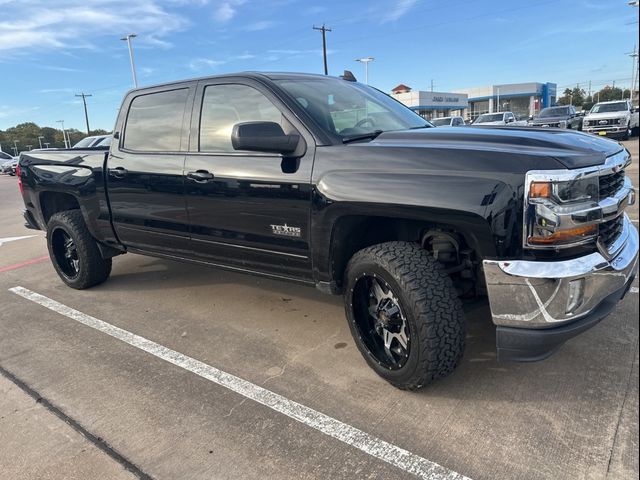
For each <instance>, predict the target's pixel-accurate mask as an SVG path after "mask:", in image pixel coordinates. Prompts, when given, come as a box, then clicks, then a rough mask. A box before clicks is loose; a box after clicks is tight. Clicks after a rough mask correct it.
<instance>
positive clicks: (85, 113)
mask: <svg viewBox="0 0 640 480" xmlns="http://www.w3.org/2000/svg"><path fill="white" fill-rule="evenodd" d="M92 96H93V95H91V94H90V93H88V94H87V93H84V92H83V93H81V94H80V95H76V97H82V103H83V104H84V121H85V122H87V135H91V133H90V132H89V114H88V113H87V97H92Z"/></svg>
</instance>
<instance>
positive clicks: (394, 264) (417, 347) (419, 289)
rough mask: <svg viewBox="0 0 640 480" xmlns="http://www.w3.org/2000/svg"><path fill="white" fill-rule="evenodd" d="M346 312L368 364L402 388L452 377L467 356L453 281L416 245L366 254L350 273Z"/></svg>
mask: <svg viewBox="0 0 640 480" xmlns="http://www.w3.org/2000/svg"><path fill="white" fill-rule="evenodd" d="M345 285H346V290H345V309H346V314H347V319H348V321H349V327H350V329H351V333H352V335H353V338H354V340H355V342H356V345H357V347H358V349H359V350H360V352H361V353H362V355H363V356H364V358H365V360H366V361H367V363H368V364H369V366H371V368H373V370H375V371H376V373H378V375H380V376H381V377H382V378H384V379H385V380H387V381H388V382H390V383H391V384H393V385H394V386H396V387H398V388H401V389H408V390H417V389H419V388H421V387H423V386H425V385H427V384H429V383H431V382H432V381H433V380H435V379H438V378H442V377H445V376H447V375H449V374H450V373H451V372H453V370H455V368H456V367H457V366H458V364H459V362H460V359H461V358H462V354H463V351H464V337H465V325H464V317H463V313H462V305H461V303H460V300H459V299H458V297H457V294H456V291H455V288H454V287H453V284H452V282H451V279H450V278H449V277H448V276H447V275H446V274H445V273H444V272H443V271H442V268H441V267H440V264H439V263H438V262H437V261H436V260H435V259H434V258H433V257H432V256H431V255H429V253H428V252H427V251H426V250H424V249H422V248H421V247H420V246H419V245H417V244H413V243H408V242H388V243H383V244H380V245H375V246H373V247H369V248H365V249H364V250H361V251H359V252H358V253H356V254H355V255H354V256H353V258H352V259H351V260H350V261H349V265H348V266H347V270H346V273H345Z"/></svg>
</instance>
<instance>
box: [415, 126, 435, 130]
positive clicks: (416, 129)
mask: <svg viewBox="0 0 640 480" xmlns="http://www.w3.org/2000/svg"><path fill="white" fill-rule="evenodd" d="M419 128H433V127H431V125H420V126H419V127H411V128H409V130H417V129H419Z"/></svg>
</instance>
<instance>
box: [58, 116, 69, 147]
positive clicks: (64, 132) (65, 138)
mask: <svg viewBox="0 0 640 480" xmlns="http://www.w3.org/2000/svg"><path fill="white" fill-rule="evenodd" d="M56 123H60V124H62V139H63V140H64V148H69V145H68V144H67V131H66V130H65V129H64V120H56ZM69 143H70V142H69Z"/></svg>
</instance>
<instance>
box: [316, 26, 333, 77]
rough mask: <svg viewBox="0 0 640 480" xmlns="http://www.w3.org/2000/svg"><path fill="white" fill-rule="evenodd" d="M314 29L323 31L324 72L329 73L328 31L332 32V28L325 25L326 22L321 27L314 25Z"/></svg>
mask: <svg viewBox="0 0 640 480" xmlns="http://www.w3.org/2000/svg"><path fill="white" fill-rule="evenodd" d="M313 29H314V30H319V31H321V32H322V57H323V58H324V74H325V75H329V67H328V66H327V32H330V31H331V29H330V28H327V27H325V26H324V23H323V24H322V26H321V27H316V26H315V25H314V26H313Z"/></svg>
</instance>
